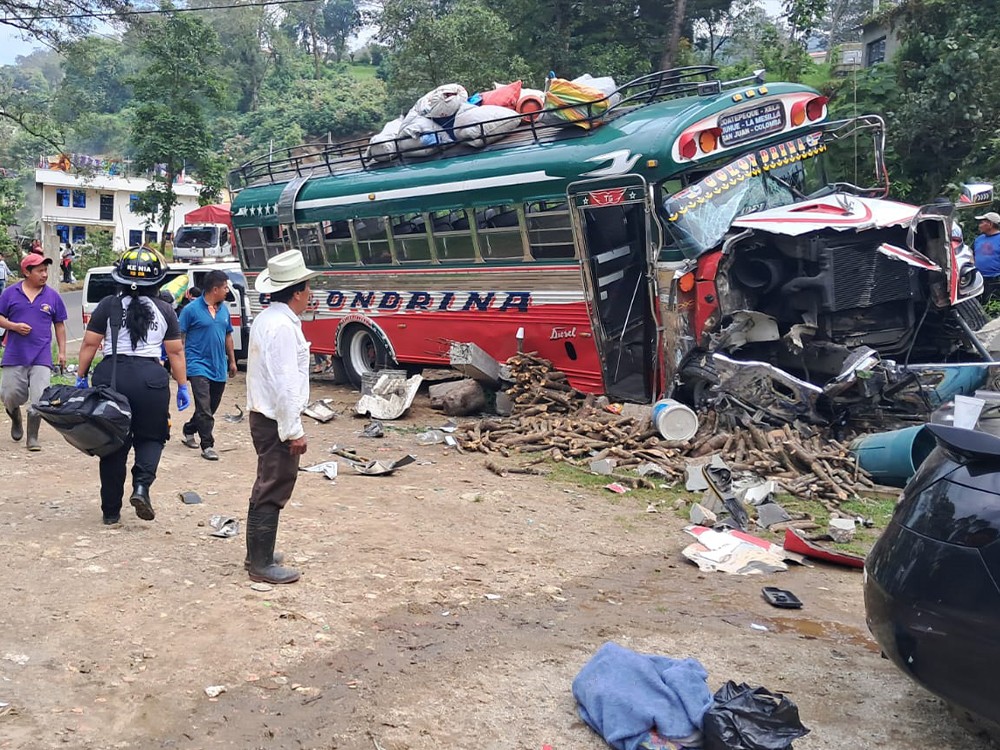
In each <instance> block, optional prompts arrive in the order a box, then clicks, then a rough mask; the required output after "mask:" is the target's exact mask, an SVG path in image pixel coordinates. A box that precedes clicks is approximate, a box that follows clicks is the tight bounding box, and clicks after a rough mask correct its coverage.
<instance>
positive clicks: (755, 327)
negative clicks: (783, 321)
mask: <svg viewBox="0 0 1000 750" xmlns="http://www.w3.org/2000/svg"><path fill="white" fill-rule="evenodd" d="M732 318H733V322H732V323H730V324H729V325H728V326H726V327H725V328H723V329H722V330H721V331H720V332H719V340H718V342H717V343H716V346H717V347H718V348H720V349H721V348H732V349H739V348H740V347H741V346H745V345H746V344H750V343H756V342H760V341H777V340H778V339H780V338H781V333H780V332H779V331H778V321H776V320H775V319H774V318H773V317H771V316H770V315H765V314H764V313H761V312H754V311H753V310H737V311H735V312H734V313H733V315H732Z"/></svg>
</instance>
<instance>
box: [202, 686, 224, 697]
mask: <svg viewBox="0 0 1000 750" xmlns="http://www.w3.org/2000/svg"><path fill="white" fill-rule="evenodd" d="M224 692H226V686H225V685H209V686H208V687H207V688H205V695H207V696H208V697H209V698H218V697H219V696H220V695H222V694H223V693H224Z"/></svg>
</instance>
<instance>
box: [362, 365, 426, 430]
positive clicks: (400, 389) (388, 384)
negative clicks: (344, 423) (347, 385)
mask: <svg viewBox="0 0 1000 750" xmlns="http://www.w3.org/2000/svg"><path fill="white" fill-rule="evenodd" d="M376 375H377V377H376V379H375V381H374V383H372V384H371V387H370V389H371V393H366V392H365V391H366V390H368V389H367V388H362V396H361V398H359V399H358V403H357V405H356V406H355V407H354V411H355V412H357V413H358V414H361V415H362V416H364V415H366V414H367V415H369V416H371V417H372V418H373V419H383V420H385V419H399V418H400V417H401V416H403V414H404V413H406V410H407V409H409V408H410V404H412V403H413V399H414V397H415V396H416V395H417V391H418V390H419V389H420V384H421V383H422V382H423V377H422V376H420V375H414V376H413V377H411V378H407V377H406V372H405V371H404V370H383V371H382V372H380V373H377V374H376ZM366 378H368V376H366ZM369 380H370V378H369Z"/></svg>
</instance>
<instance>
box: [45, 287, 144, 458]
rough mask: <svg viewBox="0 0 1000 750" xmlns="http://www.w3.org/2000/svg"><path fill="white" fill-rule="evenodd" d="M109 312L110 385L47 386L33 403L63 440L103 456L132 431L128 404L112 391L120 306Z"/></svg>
mask: <svg viewBox="0 0 1000 750" xmlns="http://www.w3.org/2000/svg"><path fill="white" fill-rule="evenodd" d="M117 302H118V304H116V305H115V307H114V309H112V311H111V320H110V322H111V356H112V358H113V359H112V365H111V385H96V386H94V387H92V388H77V387H75V386H72V385H50V386H49V387H48V388H46V389H45V390H44V391H42V395H41V398H39V399H38V403H36V404H35V405H34V409H35V411H37V412H38V413H39V414H40V415H41V417H42V419H44V420H45V421H46V422H48V423H49V424H50V425H52V426H53V427H54V428H55V429H56V431H57V432H58V433H59V434H60V435H62V436H63V437H64V438H66V442H67V443H69V444H70V445H72V446H73V447H74V448H78V449H80V450H81V451H83V452H84V453H86V454H87V455H88V456H102V457H103V456H107V455H110V454H112V453H114V452H115V451H117V450H120V449H121V447H122V446H123V445H125V441H126V440H127V439H128V436H129V432H130V431H131V430H132V407H131V405H130V404H129V402H128V399H127V398H125V396H123V395H122V394H120V393H119V392H118V391H116V390H115V386H116V385H117V377H116V375H117V374H118V357H117V356H116V355H117V354H118V332H119V331H120V330H121V327H122V315H123V313H122V305H121V300H117Z"/></svg>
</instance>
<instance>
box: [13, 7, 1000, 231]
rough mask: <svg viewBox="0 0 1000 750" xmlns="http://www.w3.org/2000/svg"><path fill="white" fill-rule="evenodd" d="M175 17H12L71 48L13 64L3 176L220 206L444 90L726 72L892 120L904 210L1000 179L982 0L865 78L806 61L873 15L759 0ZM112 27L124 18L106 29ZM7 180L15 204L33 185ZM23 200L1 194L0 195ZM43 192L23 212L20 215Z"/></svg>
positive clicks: (57, 13) (904, 16) (890, 14)
mask: <svg viewBox="0 0 1000 750" xmlns="http://www.w3.org/2000/svg"><path fill="white" fill-rule="evenodd" d="M156 1H157V2H161V3H164V4H162V5H160V6H159V7H160V10H161V11H162V12H161V13H159V14H155V13H154V14H139V15H137V14H136V12H135V10H134V9H135V8H145V9H146V10H148V9H150V8H153V9H154V10H155V7H156V6H151V5H143V4H141V3H140V4H135V5H132V4H130V3H128V2H125V0H72V2H69V1H68V0H39V1H38V2H34V3H24V2H21V1H20V0H0V24H5V25H7V26H10V27H14V28H17V29H21V30H24V31H26V32H28V33H30V34H32V35H34V36H36V37H37V38H39V39H41V40H43V41H44V42H45V44H47V45H48V46H49V47H51V48H52V49H53V51H44V52H36V53H34V54H31V55H28V56H26V57H22V58H19V59H18V62H17V64H15V65H9V66H0V167H6V168H7V169H8V170H13V171H15V172H17V173H19V174H21V175H22V179H28V178H29V175H30V169H31V167H32V166H33V165H34V164H35V163H36V162H37V161H38V159H39V156H40V155H51V154H59V153H80V154H90V155H103V156H109V157H118V158H121V159H122V160H124V161H125V162H126V163H128V164H130V165H131V166H132V168H133V169H136V168H148V167H154V166H158V168H159V171H160V173H161V174H163V175H164V177H165V178H166V176H167V175H176V174H178V173H179V172H180V171H181V170H187V171H188V172H190V171H192V170H194V171H197V173H198V177H199V178H200V179H201V180H202V181H204V182H206V183H208V185H209V186H210V188H217V187H218V186H219V185H220V184H221V183H222V181H223V174H224V172H225V170H226V169H228V168H231V167H233V166H235V165H236V164H238V163H240V162H241V161H243V160H245V159H247V158H250V157H251V156H255V155H259V154H261V153H268V152H269V151H274V150H278V149H281V148H286V147H291V146H295V145H298V144H301V143H303V142H326V141H328V140H331V139H340V138H345V137H350V136H356V135H361V134H364V133H367V132H370V131H372V130H376V129H378V128H379V127H380V126H381V124H382V123H383V122H384V121H385V120H387V119H389V118H391V117H393V116H395V115H397V114H399V113H400V112H403V111H405V110H406V109H407V108H408V107H409V106H410V105H411V104H412V102H413V101H414V100H415V99H416V98H417V97H418V96H420V95H421V94H423V93H424V92H426V91H427V90H429V89H430V88H432V87H434V86H436V85H438V84H441V83H450V82H458V83H461V84H463V85H464V86H466V88H468V89H469V91H470V92H472V91H475V90H478V89H482V88H486V87H490V86H491V85H492V84H493V83H494V82H501V83H502V82H506V81H509V80H513V79H516V78H521V79H523V80H524V82H525V85H527V86H533V87H536V88H541V87H542V85H543V84H544V80H545V77H546V75H547V74H549V72H550V71H553V72H555V73H556V74H557V75H559V76H562V77H569V78H572V77H575V76H577V75H580V74H582V73H592V74H594V75H613V76H615V78H616V79H617V80H619V81H625V80H628V79H630V78H632V77H635V76H638V75H642V74H644V73H647V72H650V71H653V70H658V69H662V68H663V67H666V66H669V65H689V64H704V63H711V64H715V65H719V66H721V68H722V70H721V72H720V75H721V76H722V77H724V78H735V77H739V76H743V75H746V74H748V73H750V72H751V71H753V70H754V69H756V68H760V67H763V68H766V69H767V71H768V78H769V80H798V81H804V82H806V83H809V84H811V85H814V86H817V87H820V88H821V89H823V90H824V91H825V92H827V93H829V94H830V95H831V97H832V100H831V108H832V110H833V113H834V114H835V115H845V116H846V115H849V114H854V113H856V112H874V113H877V114H881V115H882V116H883V117H884V118H885V119H886V121H887V123H888V126H889V127H888V133H889V140H888V153H889V159H890V173H891V175H892V178H893V185H894V188H893V190H894V193H895V194H896V195H897V196H899V197H904V198H908V199H911V200H925V199H930V198H933V197H934V196H936V195H938V194H940V193H941V192H946V191H949V190H951V189H952V188H951V186H952V185H953V184H954V183H956V182H958V181H961V180H963V179H965V180H968V179H972V178H975V179H980V180H984V181H993V180H994V179H995V178H996V177H997V176H998V173H1000V157H997V156H995V154H996V153H998V147H1000V130H998V128H1000V98H998V97H996V96H994V95H992V93H991V86H992V85H993V84H992V80H993V75H992V74H993V71H995V70H997V69H998V67H1000V66H998V63H1000V48H998V47H997V45H996V44H995V42H994V41H993V40H994V39H996V38H997V37H998V32H1000V14H997V13H995V12H992V11H991V9H990V4H989V3H982V2H980V1H978V0H893V1H890V2H888V5H886V6H883V9H882V10H880V11H879V13H880V14H881V16H879V18H880V19H881V20H883V21H885V22H886V23H890V24H891V25H892V26H893V27H894V28H895V29H896V30H897V31H898V34H899V37H900V39H901V47H900V49H899V51H898V53H897V55H896V58H895V59H894V60H893V62H891V63H888V64H881V65H878V66H876V67H875V68H872V69H869V70H866V71H859V72H858V73H857V75H849V76H847V77H846V78H838V77H836V76H834V74H833V73H834V69H835V68H834V66H833V65H832V64H830V63H820V64H817V63H816V62H814V60H813V59H812V58H810V56H809V55H808V54H807V48H809V47H810V45H812V46H815V44H816V43H817V40H821V41H825V43H826V44H827V45H828V47H829V48H830V49H831V50H834V45H836V44H840V43H844V42H850V41H856V40H858V39H859V31H858V29H859V25H860V24H861V23H862V22H863V21H864V20H865V17H866V16H867V15H868V14H870V12H871V7H872V6H871V3H870V1H869V0H784V2H783V4H782V7H783V12H782V16H781V18H779V19H773V18H769V17H768V16H767V15H766V14H765V13H764V11H763V9H762V6H761V4H760V2H759V0H667V1H666V2H663V1H662V0H656V1H655V2H654V1H653V0H633V1H632V2H622V1H621V0H573V1H572V2H570V1H569V0H549V1H548V2H544V3H542V2H538V0H381V2H380V3H378V4H377V5H372V4H368V3H362V2H360V0H306V1H305V2H296V3H291V4H287V5H266V6H265V5H246V6H243V7H235V8H234V7H227V8H219V7H218V6H220V5H231V3H223V2H222V1H221V0H186V2H184V8H185V9H192V8H194V9H196V11H195V12H177V10H176V9H174V8H173V6H171V5H170V4H169V2H170V0H156ZM105 12H108V13H114V14H116V15H114V16H113V17H111V18H105V17H103V16H99V14H100V13H105ZM95 14H97V15H98V16H99V17H93V16H94V15H95ZM88 15H90V16H91V17H88ZM95 24H100V25H98V26H95ZM106 24H110V25H111V29H112V30H113V31H114V32H115V33H108V26H107V25H106ZM97 32H100V33H97ZM359 33H360V37H359V36H358V34H359ZM361 40H368V43H367V45H364V44H363V42H362V41H361ZM7 182H8V184H13V185H14V188H15V192H16V187H17V184H18V183H17V181H16V180H13V181H12V180H11V178H8V180H7ZM22 184H23V183H22ZM28 185H30V183H28ZM160 188H161V189H160V190H159V191H158V193H159V194H150V195H147V196H144V203H145V205H146V207H147V209H148V211H149V212H150V215H160V216H159V218H162V211H163V209H164V207H165V206H166V205H167V203H169V201H170V196H169V189H168V185H167V183H166V182H163V181H161V183H160ZM10 189H11V188H7V190H8V191H9V190H10ZM4 190H5V189H4V188H3V184H2V183H0V196H2V195H4V194H5V192H4ZM31 193H32V191H31V190H30V188H29V189H28V190H26V191H24V192H23V193H22V194H21V195H20V196H19V197H18V199H17V200H16V202H15V203H14V204H13V205H14V210H15V211H16V210H17V209H18V208H19V207H20V206H22V205H23V204H25V203H26V200H25V196H30V195H31ZM164 193H166V194H164ZM209 197H211V196H208V195H206V199H207V198H209ZM165 201H166V202H165ZM10 205H12V204H11V203H10V202H9V200H8V202H7V206H8V208H7V209H6V215H3V217H2V218H0V221H3V222H4V223H8V222H9V221H10V219H11V217H10V213H11V209H10V208H9V206H10ZM28 212H30V209H29V211H26V212H22V216H23V214H24V213H28ZM0 241H2V240H0Z"/></svg>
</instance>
